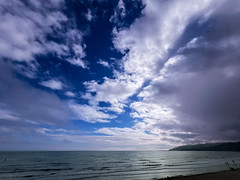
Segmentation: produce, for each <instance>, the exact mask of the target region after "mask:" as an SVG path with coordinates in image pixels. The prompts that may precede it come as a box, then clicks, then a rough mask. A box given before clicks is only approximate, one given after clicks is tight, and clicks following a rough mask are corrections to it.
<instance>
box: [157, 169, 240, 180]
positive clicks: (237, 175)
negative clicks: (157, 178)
mask: <svg viewBox="0 0 240 180" xmlns="http://www.w3.org/2000/svg"><path fill="white" fill-rule="evenodd" d="M168 179H169V180H240V169H237V170H235V171H231V170H229V171H222V172H214V173H206V174H200V175H192V176H178V177H172V178H164V179H162V180H168Z"/></svg>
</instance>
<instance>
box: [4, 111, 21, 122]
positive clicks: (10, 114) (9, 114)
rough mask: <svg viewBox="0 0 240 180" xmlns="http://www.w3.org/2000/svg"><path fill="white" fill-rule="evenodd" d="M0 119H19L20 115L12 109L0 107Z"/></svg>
mask: <svg viewBox="0 0 240 180" xmlns="http://www.w3.org/2000/svg"><path fill="white" fill-rule="evenodd" d="M0 119H3V120H14V121H16V120H19V119H20V117H19V115H17V114H16V113H13V112H12V111H10V110H8V109H2V108H1V109H0Z"/></svg>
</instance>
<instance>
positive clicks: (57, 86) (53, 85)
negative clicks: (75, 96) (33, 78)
mask: <svg viewBox="0 0 240 180" xmlns="http://www.w3.org/2000/svg"><path fill="white" fill-rule="evenodd" d="M39 84H40V85H42V86H45V87H48V88H50V89H53V90H61V89H63V87H64V84H63V83H62V82H61V81H58V80H55V79H51V80H48V81H42V82H40V83H39Z"/></svg>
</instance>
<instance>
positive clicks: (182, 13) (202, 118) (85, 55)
mask: <svg viewBox="0 0 240 180" xmlns="http://www.w3.org/2000/svg"><path fill="white" fill-rule="evenodd" d="M239 7H240V1H239V0H218V1H214V0H194V1H193V0H134V1H133V0H112V1H107V0H48V1H39V0H2V1H0V21H1V24H0V150H162V149H169V148H172V147H175V146H179V145H183V144H194V143H206V142H224V141H239V140H240V133H239V131H240V111H239V109H240V93H239V92H240V71H239V69H240V51H239V47H240V21H239V18H240V9H239Z"/></svg>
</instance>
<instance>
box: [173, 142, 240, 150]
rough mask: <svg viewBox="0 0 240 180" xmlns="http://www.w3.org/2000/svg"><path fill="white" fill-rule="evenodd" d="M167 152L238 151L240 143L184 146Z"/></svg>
mask: <svg viewBox="0 0 240 180" xmlns="http://www.w3.org/2000/svg"><path fill="white" fill-rule="evenodd" d="M169 151H240V142H226V143H206V144H194V145H185V146H178V147H175V148H173V149H170V150H169Z"/></svg>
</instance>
